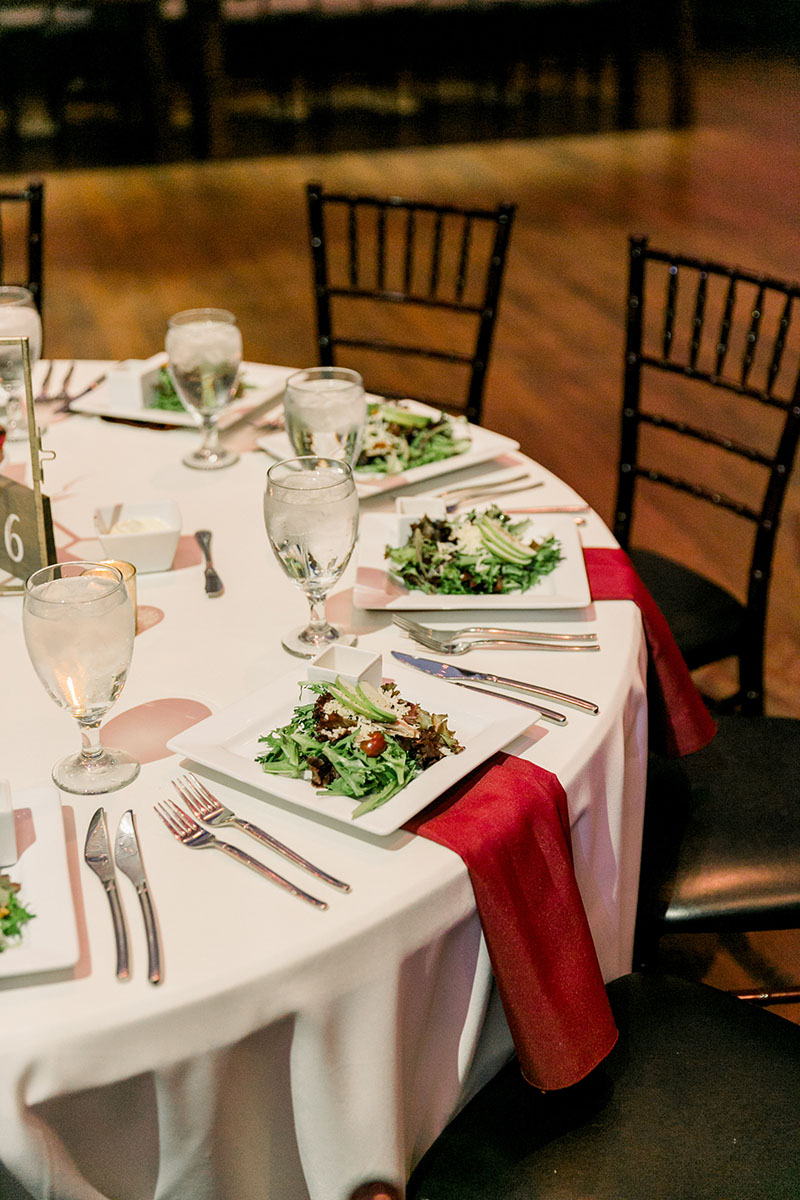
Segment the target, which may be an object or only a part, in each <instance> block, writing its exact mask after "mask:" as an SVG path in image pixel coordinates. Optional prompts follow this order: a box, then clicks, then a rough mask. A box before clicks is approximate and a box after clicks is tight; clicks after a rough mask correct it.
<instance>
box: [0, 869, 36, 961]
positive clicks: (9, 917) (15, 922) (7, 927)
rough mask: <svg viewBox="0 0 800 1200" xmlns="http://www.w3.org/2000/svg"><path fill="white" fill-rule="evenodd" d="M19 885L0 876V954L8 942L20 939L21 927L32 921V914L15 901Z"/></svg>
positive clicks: (6, 877) (4, 876)
mask: <svg viewBox="0 0 800 1200" xmlns="http://www.w3.org/2000/svg"><path fill="white" fill-rule="evenodd" d="M18 891H19V884H18V883H14V882H13V881H12V879H11V877H10V876H9V875H4V874H0V953H2V952H3V950H5V949H7V947H8V944H9V942H11V941H13V940H15V939H16V938H20V937H22V927H23V925H26V924H27V922H28V921H32V920H33V917H34V914H33V913H32V912H30V911H29V910H28V909H27V908H26V907H25V905H24V904H20V902H19V900H18V899H17V892H18Z"/></svg>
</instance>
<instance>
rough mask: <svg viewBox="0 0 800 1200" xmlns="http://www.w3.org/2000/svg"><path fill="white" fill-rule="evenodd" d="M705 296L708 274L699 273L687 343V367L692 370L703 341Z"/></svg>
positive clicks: (705, 272) (704, 272) (695, 364)
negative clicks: (689, 335)
mask: <svg viewBox="0 0 800 1200" xmlns="http://www.w3.org/2000/svg"><path fill="white" fill-rule="evenodd" d="M707 294H708V272H707V271H701V272H700V274H699V276H698V279H697V293H696V295H695V301H694V316H693V317H692V336H691V340H690V342H689V365H690V367H691V368H692V370H694V369H695V368H696V367H697V356H698V354H699V353H700V343H701V342H702V340H703V318H704V316H705V311H706V296H707Z"/></svg>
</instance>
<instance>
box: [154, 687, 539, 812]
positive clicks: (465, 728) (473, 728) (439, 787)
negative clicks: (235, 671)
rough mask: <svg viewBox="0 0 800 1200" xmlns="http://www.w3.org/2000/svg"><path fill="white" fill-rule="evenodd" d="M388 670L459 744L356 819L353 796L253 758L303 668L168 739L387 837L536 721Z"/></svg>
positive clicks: (218, 766)
mask: <svg viewBox="0 0 800 1200" xmlns="http://www.w3.org/2000/svg"><path fill="white" fill-rule="evenodd" d="M389 670H390V672H391V673H390V675H389V676H388V677H389V678H391V679H394V680H395V682H396V684H397V686H398V688H399V689H400V692H401V694H402V696H403V697H404V698H405V699H406V700H413V701H415V702H417V703H419V704H421V705H422V706H423V708H427V709H428V711H429V712H436V713H447V715H448V724H449V726H450V728H451V729H452V730H453V732H454V733H455V735H456V737H457V738H458V740H459V741H460V742H461V744H462V745H463V746H464V750H463V751H462V753H461V754H453V755H449V756H448V757H446V758H443V759H440V761H439V762H437V763H434V764H433V766H431V767H428V769H427V770H426V771H423V772H422V774H421V775H418V776H417V778H416V779H414V780H412V782H411V783H409V784H408V786H407V787H405V788H403V790H402V791H401V792H398V793H397V795H396V796H393V797H392V798H391V800H387V802H386V803H385V804H384V805H382V807H381V808H376V809H375V810H374V811H373V812H370V813H364V815H363V816H362V817H359V818H358V819H357V820H355V821H354V820H353V818H352V817H351V815H350V814H351V813H352V812H353V810H354V809H355V808H356V806H357V804H358V801H357V800H351V799H349V798H348V797H346V796H318V795H317V789H316V788H315V787H314V785H313V784H311V783H309V782H308V781H307V780H304V779H287V778H285V777H284V776H282V775H267V774H265V772H264V771H262V769H261V767H260V766H259V764H258V763H257V762H256V761H255V757H256V755H257V754H260V753H263V750H264V747H263V746H260V745H259V741H258V739H259V737H261V736H263V735H265V734H267V733H271V732H272V730H273V729H277V728H279V727H280V726H281V725H285V724H286V723H287V722H288V721H289V720H290V718H291V715H292V712H293V710H294V708H295V706H296V705H297V704H299V703H300V697H299V692H300V687H299V685H300V682H301V680H302V668H301V669H300V670H295V671H292V672H291V674H288V675H285V676H283V677H281V678H280V679H278V680H276V681H275V682H274V683H272V684H270V685H269V686H268V687H265V688H263V689H261V690H260V691H258V692H255V693H253V694H252V695H250V696H247V697H245V699H243V700H240V701H238V702H237V703H236V704H233V705H231V706H230V708H226V709H224V710H223V711H222V712H220V713H216V714H215V715H214V716H212V717H208V718H207V719H206V720H205V721H201V722H200V723H199V724H198V725H193V726H192V727H191V728H190V729H187V730H185V731H184V732H183V733H180V734H179V735H178V736H177V737H175V738H173V739H172V740H171V741H169V742H168V743H167V745H168V747H169V749H170V750H174V751H175V752H176V753H178V754H183V755H185V756H186V757H187V758H190V759H192V760H193V761H194V762H196V763H200V764H201V765H202V766H205V767H210V768H211V770H213V771H219V773H220V774H221V775H227V776H228V777H229V778H230V779H235V780H238V781H239V782H240V783H245V784H248V785H249V786H250V787H254V788H257V789H258V790H259V791H261V792H263V793H264V796H265V799H267V800H268V799H269V798H270V796H278V797H280V798H281V799H283V800H288V801H289V802H290V803H291V804H294V805H296V806H297V807H298V808H300V809H305V810H306V811H307V812H309V813H320V814H322V815H324V816H326V817H329V818H331V819H333V820H335V821H338V822H339V823H340V824H342V825H344V826H346V827H348V828H350V829H354V830H358V829H363V830H367V831H368V832H369V833H375V834H380V835H387V834H390V833H394V832H395V831H396V830H397V829H399V828H400V826H401V825H402V824H403V822H404V821H407V820H408V819H409V817H413V816H414V815H415V814H416V813H418V812H420V811H421V810H422V809H423V808H425V807H426V806H427V805H428V804H430V803H431V802H432V801H433V800H435V799H436V797H437V796H440V795H441V794H442V792H444V791H446V790H447V788H449V787H450V786H451V785H452V784H454V783H457V782H458V780H459V779H461V778H463V776H464V775H467V774H468V773H469V772H470V771H471V770H473V769H474V768H475V767H477V766H479V765H480V764H481V763H482V762H483V761H484V760H485V759H487V758H489V757H490V756H491V755H492V754H494V753H495V751H497V750H501V749H502V748H503V746H506V745H508V743H509V742H510V741H512V740H513V739H514V738H515V737H517V736H518V735H519V734H520V733H522V732H523V731H524V730H525V729H527V728H528V727H529V726H530V725H533V724H534V723H535V722H536V721H537V720H538V717H537V714H536V713H535V712H532V711H530V710H528V711H527V712H523V711H522V710H521V709H520V708H518V707H517V706H516V705H514V704H509V703H507V702H504V701H503V700H491V699H489V698H488V697H487V696H485V695H480V696H477V695H473V694H472V693H471V692H470V691H469V690H468V689H467V688H459V687H454V686H453V685H452V684H448V683H444V682H443V681H442V680H440V679H433V678H429V677H428V676H426V675H423V674H421V673H419V672H417V671H412V670H410V669H406V668H403V667H395V666H394V664H392V666H391V667H390V668H389ZM386 677H387V676H386V674H384V678H386ZM306 694H307V693H306ZM304 702H305V701H304Z"/></svg>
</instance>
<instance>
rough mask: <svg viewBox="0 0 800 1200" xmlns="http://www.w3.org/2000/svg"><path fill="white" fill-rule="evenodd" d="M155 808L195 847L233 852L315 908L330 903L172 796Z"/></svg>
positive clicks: (170, 827)
mask: <svg viewBox="0 0 800 1200" xmlns="http://www.w3.org/2000/svg"><path fill="white" fill-rule="evenodd" d="M153 808H154V810H155V811H156V812H157V813H158V815H159V817H161V820H162V821H163V822H164V824H165V825H166V827H167V829H168V830H169V831H170V833H171V834H172V836H173V837H175V838H177V839H178V841H179V842H182V843H183V845H184V846H188V847H189V848H190V849H191V850H206V849H208V848H209V847H210V848H211V849H212V850H221V851H222V852H223V854H229V855H230V857H231V858H235V859H236V861H237V862H240V863H242V864H243V865H244V866H245V867H249V868H250V869H251V871H255V872H256V873H257V874H258V875H263V876H264V878H265V879H268V880H269V881H270V883H275V884H277V885H278V887H280V888H283V890H284V891H286V892H289V893H290V894H291V895H292V896H296V897H297V898H298V900H305V901H306V902H307V903H308V904H313V906H314V907H315V908H320V909H326V908H327V907H328V905H327V902H326V901H325V900H318V899H317V898H316V896H311V895H309V893H308V892H304V891H303V889H302V888H299V887H295V885H294V884H293V883H290V882H289V880H288V879H284V878H283V876H282V875H278V874H277V872H275V871H273V870H272V869H271V868H270V867H267V866H265V865H264V863H262V862H259V861H258V859H257V858H253V857H252V856H251V855H249V854H246V853H245V851H244V850H240V849H239V847H238V846H232V845H231V844H230V842H222V841H220V839H219V838H218V837H215V836H214V834H213V833H209V832H208V830H207V829H203V828H202V826H200V825H198V824H197V822H196V821H195V820H194V818H193V817H190V816H189V814H188V813H185V812H184V811H183V809H182V808H179V807H178V805H177V804H173V802H172V801H171V800H159V801H158V803H157V804H154V805H153Z"/></svg>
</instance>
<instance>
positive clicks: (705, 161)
mask: <svg viewBox="0 0 800 1200" xmlns="http://www.w3.org/2000/svg"><path fill="white" fill-rule="evenodd" d="M663 83H664V80H663V68H662V67H661V66H660V64H659V62H658V61H657V60H656V61H654V62H653V64H652V70H651V73H650V75H649V77H648V80H647V88H648V89H649V93H650V94H652V95H653V96H656V95H657V94H658V92H659V89H663ZM697 86H698V98H697V99H698V116H697V122H696V125H695V127H694V128H693V129H691V130H689V131H685V132H670V131H664V130H658V129H648V130H646V131H642V132H633V133H603V134H594V135H585V136H564V137H558V138H552V139H537V140H527V141H526V140H507V141H501V142H492V143H482V144H464V145H448V146H428V147H424V148H413V149H394V150H393V149H385V150H376V151H369V152H362V151H359V152H342V153H336V154H332V155H327V156H323V155H308V156H303V157H286V156H273V157H260V158H249V159H245V158H242V159H238V160H233V161H224V162H222V161H217V162H211V163H205V164H177V165H170V166H158V167H136V168H117V169H105V170H94V169H91V170H69V171H63V172H62V171H48V172H46V173H45V178H46V185H47V201H46V223H47V239H46V253H45V260H46V320H45V345H46V349H45V353H46V354H47V355H48V356H52V357H92V358H114V359H116V358H122V357H126V356H143V357H144V356H147V355H149V354H151V353H153V352H154V351H155V350H158V349H160V348H161V347H162V346H163V339H164V329H165V324H166V321H167V318H168V317H169V316H170V314H171V313H172V312H174V311H177V310H179V309H182V308H189V307H192V306H195V305H218V306H223V307H226V308H230V309H232V310H233V311H235V312H236V313H237V314H238V317H239V319H240V323H241V327H242V330H243V335H244V344H245V355H246V357H248V358H250V359H255V360H262V361H269V362H275V363H285V364H296V365H305V364H307V363H309V362H312V361H313V360H314V358H315V354H314V344H313V338H312V309H311V287H310V270H309V261H308V251H307V246H306V230H305V213H304V208H303V195H302V189H303V185H304V183H305V182H306V181H307V180H310V179H314V178H317V179H320V180H322V181H323V182H324V183H325V184H327V185H333V186H336V187H346V188H352V189H370V190H375V191H377V192H379V193H389V192H391V193H396V194H397V193H399V194H403V193H405V194H407V195H409V196H415V197H428V198H432V199H449V200H452V201H454V202H459V203H460V202H470V203H474V202H481V203H483V202H486V203H495V202H496V201H497V200H499V199H506V200H513V201H516V202H517V204H518V206H519V215H518V220H517V224H516V227H515V229H514V233H513V237H512V245H511V252H510V262H509V267H508V272H507V276H506V281H505V287H504V297H503V303H502V305H501V311H500V318H499V325H498V331H497V340H496V346H495V351H494V360H493V364H492V368H491V370H490V374H489V383H488V398H487V406H486V418H485V419H486V423H487V424H488V425H490V426H492V427H493V428H495V429H497V430H500V431H502V432H503V433H507V434H510V435H512V436H513V437H516V438H518V439H519V441H520V443H521V445H522V447H523V449H524V450H525V451H527V452H529V453H530V454H531V455H533V456H534V457H535V458H537V459H539V460H540V461H541V462H543V463H544V464H546V465H547V466H548V467H550V468H551V469H552V470H554V471H555V472H556V473H557V474H559V475H560V476H562V477H563V478H565V479H566V480H568V481H569V482H570V483H571V484H573V485H574V486H575V487H576V488H577V489H578V490H579V491H580V492H581V493H582V494H583V495H584V496H585V497H586V498H587V499H588V500H589V501H590V502H591V503H592V504H593V505H594V506H595V507H596V508H597V509H598V510H599V512H600V513H601V514H602V515H603V516H604V517H605V518H607V519H608V518H610V516H611V506H612V502H613V494H614V487H615V479H614V476H615V461H616V455H617V423H618V409H619V397H620V380H621V347H622V329H623V295H624V284H625V253H626V238H627V235H628V234H629V233H632V232H644V233H648V234H650V235H651V236H652V238H653V240H654V241H655V242H656V243H657V244H659V245H662V246H664V247H666V248H675V249H682V250H685V251H689V252H696V253H698V254H701V255H707V256H711V257H718V258H721V259H722V260H724V261H736V262H738V263H739V264H741V265H744V266H749V267H752V268H755V269H757V270H760V271H764V272H769V273H773V274H775V275H777V276H780V277H787V278H800V226H799V225H798V220H797V214H798V211H800V146H799V145H798V141H797V137H796V131H797V128H798V117H800V68H798V65H797V63H796V62H793V61H792V60H790V59H781V58H780V57H770V58H769V59H764V58H756V57H748V56H746V55H739V56H738V57H736V58H724V59H723V58H709V59H705V60H703V61H701V63H700V64H699V70H698V77H697ZM19 181H20V177H19V176H17V177H13V178H11V179H9V178H8V177H6V178H5V179H3V180H2V181H1V182H2V183H4V184H5V183H8V182H19ZM685 540H686V539H685V538H682V539H681V541H682V543H685ZM666 548H667V549H668V547H666ZM682 548H683V549H688V551H689V553H690V554H693V555H694V558H695V560H696V561H698V562H700V561H702V562H703V564H704V568H705V569H706V570H707V571H708V572H709V573H711V574H712V575H714V576H715V577H716V578H718V579H719V580H720V581H721V582H723V583H725V582H729V583H730V584H732V585H733V583H734V581H735V580H736V579H737V578H738V575H737V572H736V566H737V563H736V547H735V546H732V545H730V544H725V545H719V546H718V547H716V548H715V549H714V550H713V551H712V552H709V551H708V549H707V548H704V549H701V548H700V547H699V546H692V545H689V546H688V547H686V545H685V544H684V545H683V546H682ZM799 598H800V473H798V472H795V478H794V479H793V480H792V482H791V486H790V493H789V497H788V502H787V504H786V509H785V518H784V523H783V527H782V530H781V533H780V536H779V543H778V552H777V561H776V565H775V576H774V584H773V588H772V602H771V612H770V623H769V635H768V678H767V693H768V710H769V711H770V712H771V713H773V714H784V715H794V716H797V717H800V603H799ZM718 682H719V680H718V679H711V680H710V685H711V686H715V685H716V684H717V683H718ZM781 936H782V938H785V937H786V936H787V935H781ZM773 940H774V941H775V945H776V946H777V950H776V951H775V953H776V955H777V958H775V960H774V964H773V965H774V969H775V971H776V974H777V975H778V976H779V977H782V976H783V974H784V969H783V968H784V965H785V964H786V963H789V962H790V961H791V960H793V962H791V965H793V966H794V967H796V968H797V970H796V975H797V978H798V979H800V947H797V946H794V945H793V944H789V943H787V944H786V945H784V944H783V943H782V942H781V939H777V940H775V939H773ZM768 943H769V947H768V951H767V952H768V953H769V954H772V949H773V947H772V943H771V942H770V939H768ZM706 949H707V947H706ZM701 950H702V953H701V955H700V958H699V959H698V963H699V966H698V970H699V971H700V973H702V972H704V971H705V970H706V969H707V967H708V962H707V961H706V959H707V958H709V955H710V957H713V955H714V953H715V947H713V946H712V948H711V950H710V952H709V955H706V951H705V950H703V948H702V947H701ZM738 958H739V961H737V960H735V959H734V957H732V956H731V955H729V954H724V955H722V956H720V955H717V957H716V959H715V961H714V964H713V965H712V967H711V971H712V977H713V978H715V979H722V980H723V981H725V980H727V979H729V978H732V979H733V980H734V982H735V981H736V980H738V978H739V977H740V976H741V974H742V971H743V970H744V968H743V967H742V965H741V960H742V958H743V955H742V954H739V956H738ZM775 964H777V965H775ZM786 969H787V971H789V969H790V968H789V967H787V968H786ZM714 972H716V973H717V974H714Z"/></svg>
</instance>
